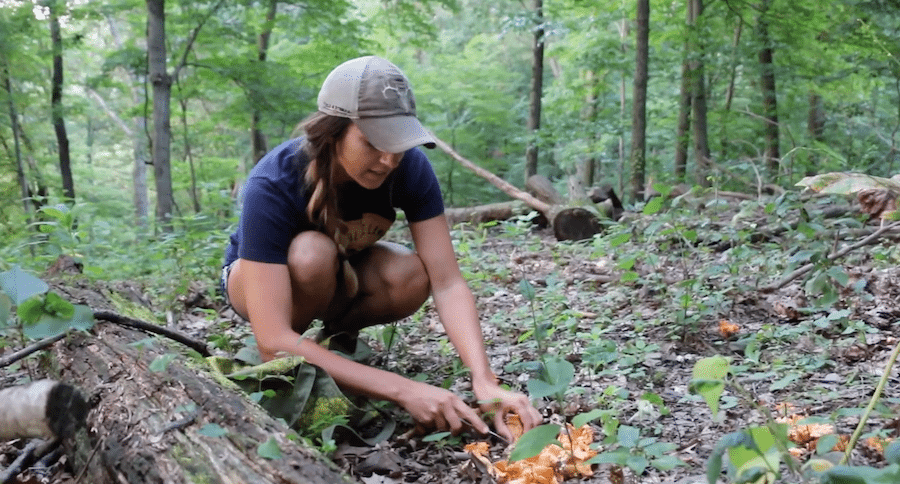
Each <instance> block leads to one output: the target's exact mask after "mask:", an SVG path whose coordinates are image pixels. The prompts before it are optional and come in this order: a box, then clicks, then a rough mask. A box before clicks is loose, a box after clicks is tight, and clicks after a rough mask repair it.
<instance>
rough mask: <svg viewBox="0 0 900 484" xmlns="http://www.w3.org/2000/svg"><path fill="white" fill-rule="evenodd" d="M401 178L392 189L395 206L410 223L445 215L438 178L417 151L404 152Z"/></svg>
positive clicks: (421, 153) (429, 164) (422, 155)
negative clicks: (404, 157) (393, 190)
mask: <svg viewBox="0 0 900 484" xmlns="http://www.w3.org/2000/svg"><path fill="white" fill-rule="evenodd" d="M401 166H402V169H401V171H400V173H399V175H400V177H399V179H398V180H397V184H396V185H395V187H394V188H395V192H394V197H395V198H394V199H395V200H396V202H397V203H396V206H397V207H399V208H400V209H401V210H403V212H404V213H405V214H406V219H407V220H409V221H410V222H419V221H422V220H428V219H430V218H432V217H435V216H437V215H440V214H442V213H444V198H443V195H441V186H440V183H438V179H437V175H435V174H434V169H433V168H432V167H431V163H430V162H429V161H428V157H427V156H425V153H423V152H422V151H421V150H420V149H418V148H413V149H412V150H410V151H409V152H407V155H406V159H405V160H404V163H403V164H402V165H401Z"/></svg>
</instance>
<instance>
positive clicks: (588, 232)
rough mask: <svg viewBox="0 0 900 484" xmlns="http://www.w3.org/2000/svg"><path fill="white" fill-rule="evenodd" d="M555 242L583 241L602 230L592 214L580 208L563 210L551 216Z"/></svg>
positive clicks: (595, 216) (598, 220) (597, 219)
mask: <svg viewBox="0 0 900 484" xmlns="http://www.w3.org/2000/svg"><path fill="white" fill-rule="evenodd" d="M552 225H553V235H555V236H556V240H585V239H589V238H591V237H593V236H594V235H596V234H599V233H600V232H601V231H602V230H603V226H602V225H601V224H600V219H599V218H597V215H596V214H594V212H592V211H590V210H587V209H585V208H581V207H568V208H563V209H561V210H560V211H559V212H557V213H556V214H555V215H554V216H553V223H552Z"/></svg>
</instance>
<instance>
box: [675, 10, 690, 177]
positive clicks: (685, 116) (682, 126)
mask: <svg viewBox="0 0 900 484" xmlns="http://www.w3.org/2000/svg"><path fill="white" fill-rule="evenodd" d="M690 1H691V0H688V3H690ZM689 55H690V53H689V51H688V44H687V42H685V60H684V62H683V63H682V64H681V94H680V95H679V98H678V126H677V127H676V131H675V179H676V180H678V181H684V179H685V177H686V175H687V159H688V149H689V147H690V141H691V134H690V129H691V68H690V66H689V65H688V62H689V61H688V60H687V57H688V56H689Z"/></svg>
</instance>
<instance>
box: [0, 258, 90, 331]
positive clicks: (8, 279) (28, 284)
mask: <svg viewBox="0 0 900 484" xmlns="http://www.w3.org/2000/svg"><path fill="white" fill-rule="evenodd" d="M49 289H50V288H49V286H48V285H47V283H46V282H44V281H42V280H41V279H39V278H37V277H35V276H33V275H31V274H29V273H28V272H25V271H23V270H22V269H21V268H20V267H19V266H14V267H13V268H12V269H10V270H9V271H6V272H3V273H0V291H2V292H0V328H7V327H9V326H10V324H11V323H12V325H13V326H14V327H17V328H19V329H20V330H21V334H22V335H23V336H25V337H27V338H30V339H41V338H52V337H55V336H59V335H61V334H63V333H65V332H67V331H69V330H72V329H75V330H82V331H86V330H88V329H90V328H91V327H92V326H93V324H94V315H93V312H92V311H91V309H90V308H89V307H87V306H83V305H73V304H72V303H70V302H68V301H66V300H65V299H63V298H62V297H60V296H59V295H58V294H56V293H54V292H52V291H50V290H49ZM13 311H14V312H13ZM13 314H15V316H16V317H15V318H11V316H12V315H13Z"/></svg>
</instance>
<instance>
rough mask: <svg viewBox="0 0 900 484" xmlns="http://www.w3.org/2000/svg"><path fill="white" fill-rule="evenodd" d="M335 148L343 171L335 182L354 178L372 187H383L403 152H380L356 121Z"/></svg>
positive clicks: (366, 186)
mask: <svg viewBox="0 0 900 484" xmlns="http://www.w3.org/2000/svg"><path fill="white" fill-rule="evenodd" d="M335 148H336V151H337V161H338V166H340V167H341V168H343V171H344V173H343V174H341V173H337V174H336V175H337V176H336V178H337V179H336V180H335V181H336V182H338V183H340V182H344V181H349V180H353V181H355V182H356V183H358V184H359V185H360V186H362V187H363V188H367V189H369V190H372V189H375V188H378V187H380V186H381V184H382V183H384V181H385V180H386V179H387V177H388V175H390V174H391V172H392V171H394V169H396V168H397V166H398V165H399V164H400V159H402V158H403V153H385V152H384V151H379V150H378V148H375V147H374V146H372V144H371V143H369V140H368V138H366V135H364V134H363V132H362V131H360V129H359V128H358V127H357V126H356V124H354V123H350V125H348V126H347V130H346V131H344V136H343V137H342V138H341V139H340V140H338V142H337V145H336V146H335Z"/></svg>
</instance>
